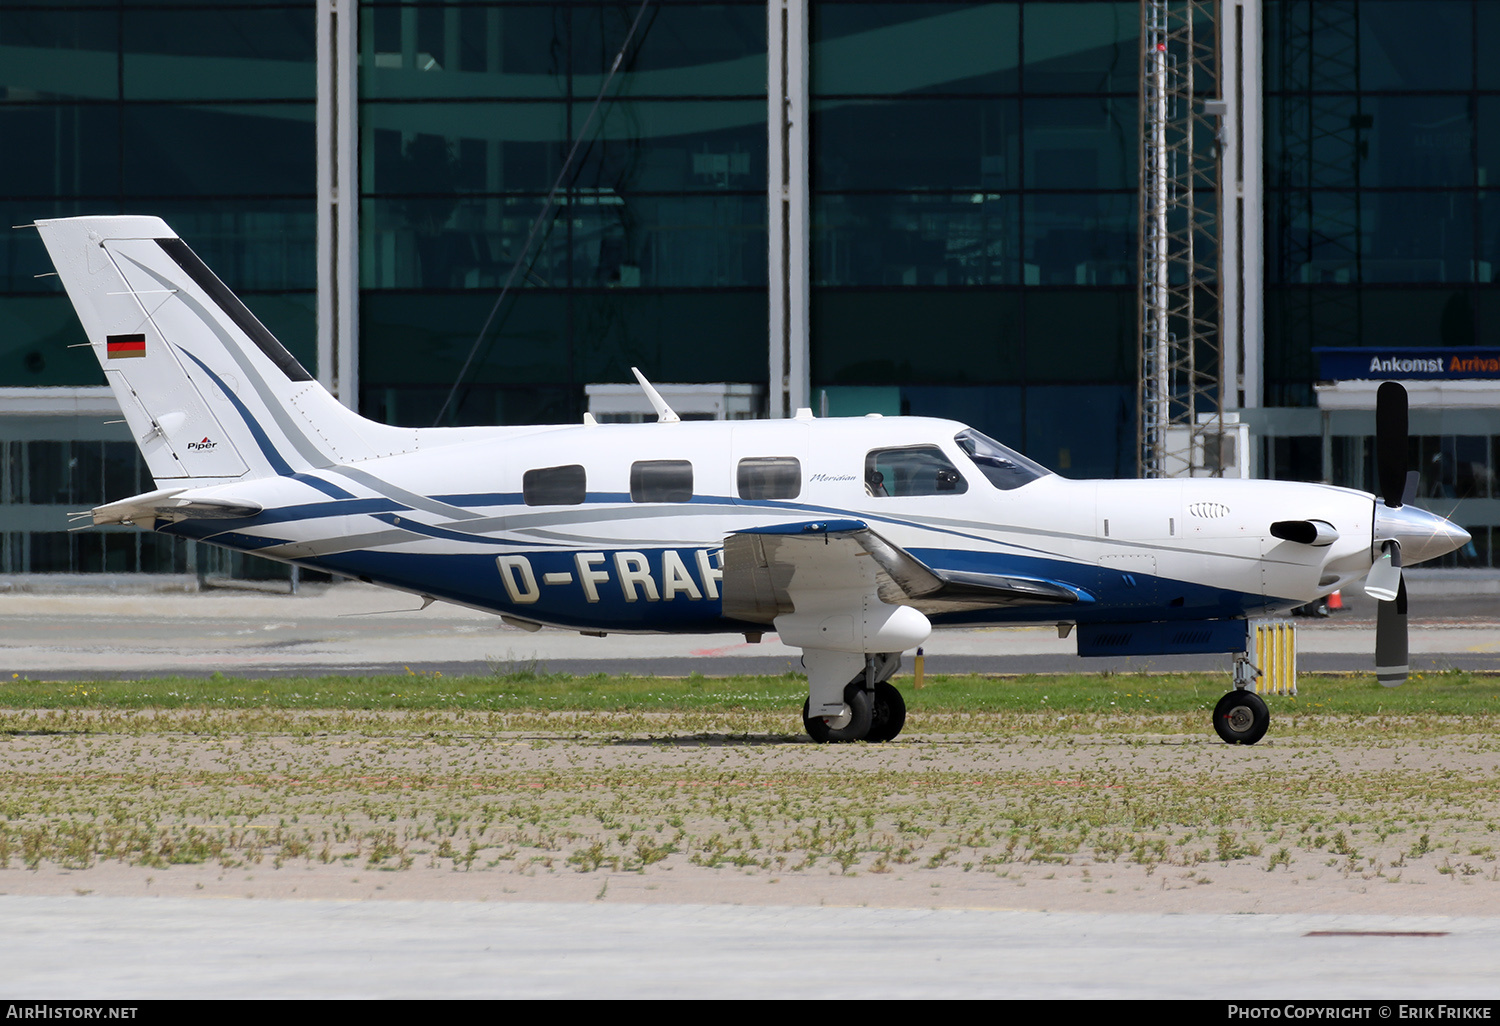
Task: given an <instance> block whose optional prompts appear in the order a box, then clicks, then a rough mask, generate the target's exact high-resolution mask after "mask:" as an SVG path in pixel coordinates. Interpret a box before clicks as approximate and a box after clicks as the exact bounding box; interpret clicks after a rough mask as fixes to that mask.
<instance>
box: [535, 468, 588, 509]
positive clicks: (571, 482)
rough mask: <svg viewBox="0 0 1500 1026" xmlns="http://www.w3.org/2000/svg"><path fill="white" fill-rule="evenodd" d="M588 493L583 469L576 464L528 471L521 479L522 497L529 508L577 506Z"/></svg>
mask: <svg viewBox="0 0 1500 1026" xmlns="http://www.w3.org/2000/svg"><path fill="white" fill-rule="evenodd" d="M587 491H588V489H587V487H586V484H585V479H584V473H583V468H582V467H580V466H579V465H578V464H576V463H574V464H571V465H569V466H566V467H543V468H542V469H540V470H528V471H526V473H525V474H523V475H522V477H521V497H522V498H523V499H525V501H526V505H528V506H576V505H578V504H579V503H581V502H582V501H583V499H584V496H585V495H586V494H587Z"/></svg>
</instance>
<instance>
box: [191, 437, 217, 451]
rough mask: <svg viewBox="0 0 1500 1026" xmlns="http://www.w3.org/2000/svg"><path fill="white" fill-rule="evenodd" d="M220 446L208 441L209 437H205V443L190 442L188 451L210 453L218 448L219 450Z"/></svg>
mask: <svg viewBox="0 0 1500 1026" xmlns="http://www.w3.org/2000/svg"><path fill="white" fill-rule="evenodd" d="M218 445H219V443H218V442H210V441H209V440H208V438H207V436H205V437H204V439H203V441H201V442H189V443H188V444H187V447H188V450H189V451H191V452H208V451H209V450H210V449H216V448H218Z"/></svg>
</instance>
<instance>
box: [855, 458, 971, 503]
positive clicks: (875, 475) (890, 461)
mask: <svg viewBox="0 0 1500 1026" xmlns="http://www.w3.org/2000/svg"><path fill="white" fill-rule="evenodd" d="M968 490H969V483H968V482H967V481H965V480H964V478H963V475H962V474H960V473H959V472H958V468H957V467H955V466H954V465H953V463H952V461H951V460H949V459H948V457H946V456H944V455H943V452H942V450H941V449H939V448H938V447H937V446H935V445H913V446H908V447H906V448H902V449H876V450H874V451H872V452H871V453H870V455H869V456H867V457H865V491H866V492H867V493H868V494H870V495H874V496H881V497H884V496H901V495H946V494H953V495H956V494H958V493H960V492H966V491H968Z"/></svg>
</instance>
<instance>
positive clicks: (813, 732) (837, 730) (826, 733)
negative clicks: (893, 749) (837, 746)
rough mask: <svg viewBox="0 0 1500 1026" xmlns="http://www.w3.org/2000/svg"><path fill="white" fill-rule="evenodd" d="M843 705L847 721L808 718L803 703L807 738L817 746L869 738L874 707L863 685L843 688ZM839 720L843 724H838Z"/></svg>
mask: <svg viewBox="0 0 1500 1026" xmlns="http://www.w3.org/2000/svg"><path fill="white" fill-rule="evenodd" d="M844 705H845V706H846V707H847V708H848V710H849V717H848V719H847V720H845V719H844V717H842V716H840V717H838V718H837V719H835V718H833V717H825V716H809V715H808V714H807V712H808V703H807V702H803V703H802V725H803V726H804V727H806V728H807V735H808V737H810V738H812V739H813V740H814V741H817V742H818V743H819V744H826V743H828V742H830V741H863V740H864V739H865V738H867V737H869V735H870V723H871V721H872V719H873V706H874V703H873V702H872V701H871V700H870V693H869V692H868V691H866V690H865V689H864V686H863V685H860V684H850V685H849V686H848V687H846V688H844ZM841 720H842V721H843V722H839V721H841ZM835 724H837V725H835ZM882 740H884V739H883V738H882Z"/></svg>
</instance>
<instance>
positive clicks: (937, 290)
mask: <svg viewBox="0 0 1500 1026" xmlns="http://www.w3.org/2000/svg"><path fill="white" fill-rule="evenodd" d="M811 31H812V60H811V63H812V105H813V116H812V133H811V134H812V169H811V175H812V183H811V184H812V190H813V208H812V209H813V213H812V219H813V227H812V232H813V235H812V247H813V251H812V275H813V285H814V291H813V325H814V326H813V343H812V354H813V355H812V360H813V382H814V390H815V391H816V390H818V389H825V390H831V391H833V392H834V393H835V394H837V393H838V391H839V390H841V389H846V388H859V387H869V386H875V385H884V386H896V387H898V388H899V389H900V398H899V410H898V411H893V412H903V413H912V414H927V415H936V416H966V417H967V418H968V420H969V422H970V423H972V424H973V425H974V426H975V427H977V428H979V429H980V430H982V431H984V432H986V433H988V434H991V435H994V436H996V437H998V438H1001V439H1002V440H1005V441H1007V442H1008V443H1010V444H1013V445H1015V446H1016V447H1017V448H1018V449H1020V450H1022V451H1024V452H1026V453H1027V454H1029V455H1031V456H1033V457H1035V458H1036V459H1039V460H1040V461H1042V462H1043V463H1046V464H1048V465H1051V466H1055V467H1057V468H1058V469H1060V470H1061V471H1063V472H1064V473H1067V474H1071V475H1073V476H1099V477H1113V476H1118V475H1121V474H1128V473H1132V472H1133V460H1134V456H1133V448H1132V446H1133V443H1134V421H1133V411H1132V405H1133V394H1134V387H1135V376H1134V362H1135V320H1136V312H1135V311H1136V284H1135V283H1136V275H1137V271H1136V237H1137V231H1138V228H1137V224H1136V218H1137V215H1136V180H1137V174H1138V170H1137V168H1138V159H1139V158H1138V152H1137V150H1138V147H1137V145H1136V142H1135V140H1136V138H1137V137H1138V135H1139V129H1138V127H1137V123H1136V122H1137V99H1136V91H1137V83H1136V75H1137V73H1136V57H1135V51H1136V45H1137V43H1136V41H1137V39H1138V38H1139V33H1140V8H1139V5H1138V4H1137V3H1136V2H1134V0H1128V2H1120V3H1054V2H1046V3H1043V2H1025V3H1017V2H1010V3H985V4H927V3H916V4H887V3H840V2H827V3H818V4H814V5H813V7H812V10H811ZM955 410H959V411H961V413H955V412H954V411H955ZM1064 411H1067V412H1064Z"/></svg>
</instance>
